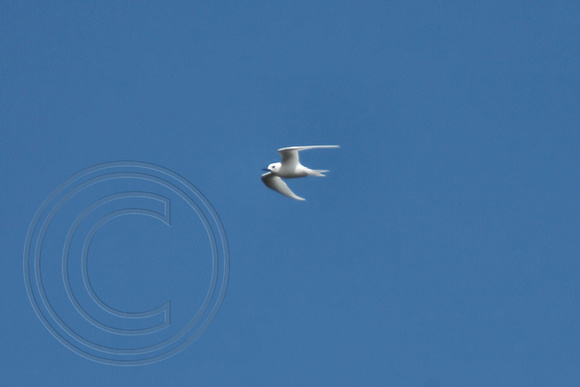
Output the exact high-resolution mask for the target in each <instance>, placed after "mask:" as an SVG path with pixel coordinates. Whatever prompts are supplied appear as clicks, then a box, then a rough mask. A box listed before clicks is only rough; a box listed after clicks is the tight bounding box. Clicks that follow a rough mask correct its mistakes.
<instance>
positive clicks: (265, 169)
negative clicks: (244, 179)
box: [262, 168, 270, 172]
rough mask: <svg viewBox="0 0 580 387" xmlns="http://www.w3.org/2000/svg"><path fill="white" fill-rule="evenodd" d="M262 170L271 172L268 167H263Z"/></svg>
mask: <svg viewBox="0 0 580 387" xmlns="http://www.w3.org/2000/svg"><path fill="white" fill-rule="evenodd" d="M262 171H266V172H270V170H269V169H268V168H262Z"/></svg>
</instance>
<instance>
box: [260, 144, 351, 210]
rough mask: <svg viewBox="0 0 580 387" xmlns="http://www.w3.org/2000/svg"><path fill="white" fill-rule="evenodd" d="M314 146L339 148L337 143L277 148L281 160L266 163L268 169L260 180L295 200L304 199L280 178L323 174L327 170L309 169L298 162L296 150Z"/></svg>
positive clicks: (313, 147)
mask: <svg viewBox="0 0 580 387" xmlns="http://www.w3.org/2000/svg"><path fill="white" fill-rule="evenodd" d="M315 148H340V147H339V146H338V145H309V146H289V147H286V148H280V149H278V153H280V155H281V156H282V161H281V162H279V163H272V164H270V165H268V168H267V169H263V170H264V171H268V172H266V173H264V174H263V175H262V181H263V182H264V184H265V185H266V187H268V188H271V189H273V190H274V191H277V192H279V193H281V194H282V195H285V196H288V197H289V198H292V199H296V200H306V199H304V198H301V197H300V196H298V195H296V194H295V193H294V192H292V190H291V189H290V188H288V186H287V185H286V183H285V182H284V180H282V179H281V178H282V177H284V178H287V179H292V178H295V177H306V176H324V174H323V173H324V172H328V171H327V170H324V169H310V168H307V167H305V166H304V165H302V164H300V159H299V156H298V152H300V151H303V150H306V149H315Z"/></svg>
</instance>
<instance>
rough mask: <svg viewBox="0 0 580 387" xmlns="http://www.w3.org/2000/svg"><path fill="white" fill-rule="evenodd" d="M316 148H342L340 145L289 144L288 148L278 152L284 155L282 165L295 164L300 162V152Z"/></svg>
mask: <svg viewBox="0 0 580 387" xmlns="http://www.w3.org/2000/svg"><path fill="white" fill-rule="evenodd" d="M315 148H340V147H339V146H338V145H307V146H288V147H286V148H280V149H278V153H280V156H282V165H285V166H286V165H287V166H294V165H296V164H298V163H299V156H298V152H300V151H303V150H307V149H315Z"/></svg>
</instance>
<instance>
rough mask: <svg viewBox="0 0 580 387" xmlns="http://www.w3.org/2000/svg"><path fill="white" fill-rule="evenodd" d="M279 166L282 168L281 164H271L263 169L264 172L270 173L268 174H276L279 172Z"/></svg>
mask: <svg viewBox="0 0 580 387" xmlns="http://www.w3.org/2000/svg"><path fill="white" fill-rule="evenodd" d="M281 166H282V164H281V163H272V164H270V165H268V168H264V171H270V172H273V173H276V172H278V171H280V167H281Z"/></svg>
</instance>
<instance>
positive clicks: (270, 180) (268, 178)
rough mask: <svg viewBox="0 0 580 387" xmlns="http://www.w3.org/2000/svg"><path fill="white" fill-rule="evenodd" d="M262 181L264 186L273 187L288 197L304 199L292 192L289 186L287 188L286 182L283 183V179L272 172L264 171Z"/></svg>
mask: <svg viewBox="0 0 580 387" xmlns="http://www.w3.org/2000/svg"><path fill="white" fill-rule="evenodd" d="M262 181H263V182H264V184H265V185H266V187H268V188H270V189H273V190H274V191H277V192H279V193H281V194H282V195H284V196H288V197H289V198H292V199H296V200H306V199H304V198H301V197H300V196H298V195H296V194H295V193H294V192H292V190H291V189H290V188H288V186H287V185H286V183H284V180H282V179H281V178H280V177H278V176H276V175H274V174H272V172H267V173H264V174H263V175H262Z"/></svg>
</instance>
